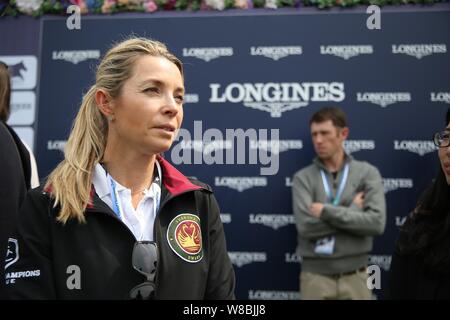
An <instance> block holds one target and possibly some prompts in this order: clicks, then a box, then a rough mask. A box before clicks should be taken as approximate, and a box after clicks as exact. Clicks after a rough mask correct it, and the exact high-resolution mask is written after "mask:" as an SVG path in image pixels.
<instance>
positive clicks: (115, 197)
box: [106, 165, 161, 219]
mask: <svg viewBox="0 0 450 320" xmlns="http://www.w3.org/2000/svg"><path fill="white" fill-rule="evenodd" d="M156 167H157V170H156V172H157V176H156V178H155V180H154V181H153V182H152V184H151V185H150V188H152V186H153V183H155V182H156V184H157V185H158V186H159V189H157V190H156V192H155V194H154V197H153V201H154V206H153V213H154V216H155V217H156V213H157V212H158V209H159V204H160V201H161V178H160V173H159V170H160V169H159V167H158V165H156ZM106 179H107V180H108V183H109V186H110V193H111V203H112V210H113V211H114V213H115V214H116V216H117V217H118V218H119V219H122V214H121V212H122V207H121V206H120V202H119V194H118V192H117V189H116V182H115V181H114V179H113V178H112V177H111V176H110V174H109V173H108V172H107V173H106Z"/></svg>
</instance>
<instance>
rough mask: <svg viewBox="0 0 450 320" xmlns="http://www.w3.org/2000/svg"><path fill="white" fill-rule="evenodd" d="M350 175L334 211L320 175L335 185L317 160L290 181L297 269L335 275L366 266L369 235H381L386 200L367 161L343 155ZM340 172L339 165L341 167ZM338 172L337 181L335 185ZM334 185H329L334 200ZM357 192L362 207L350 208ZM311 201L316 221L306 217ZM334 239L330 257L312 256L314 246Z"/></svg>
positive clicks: (373, 168)
mask: <svg viewBox="0 0 450 320" xmlns="http://www.w3.org/2000/svg"><path fill="white" fill-rule="evenodd" d="M345 162H346V163H348V164H349V173H348V178H347V182H346V184H345V188H344V191H343V193H342V197H341V201H340V203H339V204H338V205H337V206H334V205H332V204H330V203H327V202H328V199H327V195H326V193H325V189H324V186H323V182H322V178H321V173H320V171H321V170H323V171H324V172H325V174H326V176H327V179H328V180H329V181H333V180H335V179H334V178H333V175H332V174H331V173H330V172H328V171H327V169H326V168H325V166H324V165H323V163H322V162H321V160H319V159H318V158H316V159H314V162H313V164H311V165H310V166H308V167H306V168H304V169H302V170H300V171H298V172H297V173H295V175H294V177H293V182H292V200H293V209H294V216H295V220H296V227H297V240H298V246H297V253H298V254H299V255H300V256H301V257H302V258H303V263H302V270H303V271H308V272H314V273H320V274H335V273H342V272H348V271H353V270H356V269H358V268H360V267H362V266H365V265H367V258H368V256H367V254H368V253H369V252H370V251H371V250H372V242H373V236H375V235H380V234H382V233H383V232H384V228H385V225H386V201H385V196H384V190H383V185H382V181H381V175H380V173H379V171H378V170H377V168H375V167H374V166H372V165H370V164H369V163H367V162H363V161H357V160H354V159H353V157H351V156H350V155H346V160H345ZM343 167H344V166H343ZM343 171H344V168H342V169H341V170H340V171H339V172H338V173H337V176H336V181H337V182H339V181H340V180H341V177H342V175H343ZM337 187H338V183H334V184H332V188H333V190H332V192H333V196H334V195H335V194H336V188H337ZM359 191H364V193H365V198H364V206H363V208H362V209H360V208H359V207H358V206H357V205H355V204H354V203H353V198H354V197H355V195H356V194H357V193H358V192H359ZM313 202H320V203H323V204H324V205H325V206H324V209H323V211H322V215H321V217H320V218H315V217H313V216H312V215H311V214H310V213H309V207H310V206H311V204H312V203H313ZM326 237H332V238H334V246H333V250H332V253H331V254H322V253H317V252H316V251H315V249H316V246H317V241H318V240H321V239H324V238H326Z"/></svg>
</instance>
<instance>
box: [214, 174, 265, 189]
mask: <svg viewBox="0 0 450 320" xmlns="http://www.w3.org/2000/svg"><path fill="white" fill-rule="evenodd" d="M214 183H215V186H216V187H228V188H230V189H235V190H237V191H239V192H242V191H244V190H247V189H250V188H254V187H266V186H267V178H265V177H215V180H214Z"/></svg>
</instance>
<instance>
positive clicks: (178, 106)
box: [111, 56, 184, 155]
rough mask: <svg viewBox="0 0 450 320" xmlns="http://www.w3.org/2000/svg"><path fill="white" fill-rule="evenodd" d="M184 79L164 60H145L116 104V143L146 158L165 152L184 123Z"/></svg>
mask: <svg viewBox="0 0 450 320" xmlns="http://www.w3.org/2000/svg"><path fill="white" fill-rule="evenodd" d="M183 98H184V83H183V77H182V76H181V73H180V71H179V70H178V68H177V66H176V65H175V64H174V63H172V62H170V61H169V60H167V59H166V58H163V57H153V56H142V57H139V58H138V59H137V60H136V61H135V63H134V66H133V71H132V76H131V78H129V79H128V80H127V81H126V82H125V83H124V85H123V87H122V89H121V92H120V95H119V96H118V97H117V98H116V99H115V100H113V112H114V118H115V120H114V121H113V123H112V124H111V125H112V128H111V129H112V130H113V133H114V134H115V138H116V141H117V140H118V142H119V143H120V144H122V145H125V146H127V147H132V148H133V149H136V150H138V151H139V152H141V153H143V154H148V155H153V154H157V153H160V152H163V151H166V150H168V149H169V148H170V146H171V145H172V142H173V140H174V138H175V135H176V131H177V129H179V128H180V126H181V122H182V121H183Z"/></svg>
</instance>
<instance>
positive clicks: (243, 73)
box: [0, 6, 450, 299]
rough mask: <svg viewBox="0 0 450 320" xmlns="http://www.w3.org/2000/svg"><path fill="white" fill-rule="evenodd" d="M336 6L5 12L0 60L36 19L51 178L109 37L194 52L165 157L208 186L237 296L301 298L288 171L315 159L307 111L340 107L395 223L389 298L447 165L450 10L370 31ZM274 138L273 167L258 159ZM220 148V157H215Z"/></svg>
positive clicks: (41, 128) (44, 168) (43, 140)
mask: <svg viewBox="0 0 450 320" xmlns="http://www.w3.org/2000/svg"><path fill="white" fill-rule="evenodd" d="M337 12H340V11H328V12H317V11H315V10H305V11H298V10H291V9H290V10H280V11H266V10H255V11H233V12H226V13H208V14H204V13H196V14H181V13H180V14H177V13H170V14H169V13H167V14H158V15H139V14H129V15H127V14H125V15H118V16H107V17H95V16H94V17H91V16H89V17H82V20H81V30H68V29H67V28H66V20H65V17H44V18H42V19H41V20H40V21H37V20H34V21H33V20H28V18H21V19H19V20H13V19H5V20H3V21H0V28H1V30H2V35H1V37H4V38H2V39H0V40H2V41H1V43H2V45H1V47H0V58H1V55H11V54H15V55H19V56H20V55H27V54H30V53H31V54H35V55H36V53H37V48H36V45H33V44H30V45H28V46H25V48H20V47H15V46H16V43H17V42H18V41H17V39H19V37H18V35H19V32H18V31H17V30H16V29H17V28H20V27H17V26H20V25H28V26H30V25H31V26H34V30H32V31H30V32H31V33H33V34H34V35H35V37H33V39H37V36H40V39H41V40H40V42H39V45H40V51H39V59H38V61H39V78H38V79H39V81H38V88H37V89H35V91H36V92H37V96H38V98H37V99H38V103H37V104H38V112H37V121H36V122H34V123H32V124H31V125H30V126H31V128H32V129H35V130H36V134H35V141H34V142H35V150H36V153H37V154H36V155H37V160H38V163H39V170H40V175H41V177H43V176H45V175H47V174H48V173H49V172H50V170H51V169H53V168H54V167H55V165H56V164H57V163H58V162H59V161H60V160H61V158H62V153H61V150H62V148H63V147H64V143H65V141H66V139H67V136H68V133H69V130H70V127H71V124H72V121H73V119H74V116H75V114H76V112H77V110H78V107H79V104H80V101H81V97H82V93H83V92H86V91H87V89H88V88H89V86H90V85H91V84H92V83H93V80H94V71H95V66H96V64H97V63H98V58H99V57H100V56H102V55H103V54H104V53H105V52H106V50H107V49H108V48H109V47H110V46H111V44H112V42H114V41H119V40H122V39H124V38H126V37H127V36H128V35H130V34H131V33H134V34H135V35H140V36H147V37H151V38H154V39H157V40H161V41H163V42H165V43H166V44H167V45H168V47H169V48H170V50H171V51H173V52H174V53H175V54H176V55H177V56H179V57H180V58H181V59H182V60H183V62H184V63H185V75H186V76H185V80H186V89H187V97H186V98H187V101H186V104H185V108H184V110H185V118H184V124H183V128H184V129H185V130H183V131H182V133H181V135H180V139H179V140H178V141H176V142H175V143H174V146H173V147H172V149H171V150H170V151H168V152H166V153H165V157H166V158H167V159H169V160H171V161H172V162H175V163H178V162H180V157H181V156H182V157H184V158H183V159H184V162H183V163H181V164H179V165H178V168H179V169H180V170H181V171H182V172H184V173H185V174H186V175H188V176H195V177H196V178H198V179H199V180H202V181H204V182H205V183H208V184H210V185H211V186H212V187H213V189H214V191H215V194H216V197H217V199H218V201H219V204H220V207H221V211H222V213H223V214H222V219H223V221H224V225H225V231H226V237H227V243H228V249H229V252H230V257H231V258H232V261H233V263H234V265H235V270H236V275H237V290H236V294H237V297H238V298H241V299H298V298H299V294H298V287H299V283H298V274H299V271H300V264H299V262H300V258H299V257H298V256H297V255H295V247H296V230H295V225H294V219H293V216H292V205H291V188H290V183H291V177H292V175H293V174H294V173H295V172H296V171H297V170H299V169H300V168H302V167H304V166H306V165H308V164H309V163H310V162H311V160H312V158H313V157H314V151H313V148H312V144H311V140H310V136H309V127H308V120H309V118H310V116H311V115H312V113H314V112H315V111H317V110H318V109H319V108H321V107H323V106H330V105H335V106H340V107H342V108H343V109H344V110H345V111H346V112H347V114H348V120H349V126H350V138H349V140H350V141H349V142H348V144H347V145H346V148H347V150H348V151H349V152H351V153H352V154H353V156H354V157H355V158H357V159H360V160H366V161H369V162H370V163H372V164H374V165H375V166H377V167H378V168H379V170H380V172H381V174H382V176H383V179H384V181H383V182H384V186H385V191H386V199H387V206H388V207H387V209H388V211H387V225H386V231H385V233H384V234H383V235H382V236H380V237H377V238H376V239H375V244H374V249H373V252H372V253H371V256H370V264H377V265H379V266H380V268H381V270H382V279H381V280H382V284H381V289H380V290H375V294H376V295H377V296H378V298H381V297H382V292H383V289H384V288H385V287H386V281H387V272H388V270H389V266H390V259H391V253H392V250H393V246H394V241H395V239H396V237H397V234H398V227H399V225H400V224H401V223H402V221H403V218H404V217H405V216H406V215H407V214H408V212H410V211H411V209H412V208H413V207H414V204H415V201H416V200H417V198H418V196H419V195H420V193H421V192H422V191H423V190H424V188H425V187H426V186H427V185H428V184H429V183H430V181H431V179H432V177H433V176H434V175H435V173H436V170H437V168H438V166H437V164H438V163H437V156H436V149H435V148H434V146H433V144H432V142H431V136H432V134H433V133H434V132H435V131H437V130H438V129H441V128H442V126H443V117H444V114H445V111H446V110H447V108H448V106H449V103H450V72H449V71H450V59H449V58H450V54H449V52H448V51H449V50H450V34H449V32H448V30H450V9H449V7H448V6H447V7H444V8H441V10H433V9H427V10H425V9H423V8H420V9H412V10H406V11H405V10H390V9H388V8H386V9H383V11H382V16H381V30H369V29H367V28H366V19H367V17H368V15H367V14H366V13H365V12H364V10H358V9H357V10H351V11H348V12H347V11H343V12H342V13H340V14H337ZM20 21H25V22H23V23H22V24H20V23H19V22H20ZM39 23H40V27H41V28H40V31H39V29H38V28H36V27H37V25H38V24H39ZM29 29H30V30H31V29H32V28H30V27H29ZM3 30H6V31H7V32H5V33H4V32H3ZM20 39H23V38H21V36H20ZM19 42H22V40H21V41H19ZM24 72H25V71H24ZM214 128H215V129H216V130H215V131H211V130H210V131H207V130H208V129H214ZM237 129H243V130H244V131H246V133H247V136H248V137H247V138H246V140H245V143H244V144H243V145H242V144H241V147H242V148H243V150H244V151H245V152H246V156H245V161H244V162H245V163H244V164H237V157H236V152H237V149H238V148H239V146H238V145H239V143H240V142H239V141H238V140H235V139H234V140H232V139H228V140H227V133H233V132H236V130H237ZM271 129H278V130H279V131H278V134H279V140H278V138H277V136H276V132H275V131H271ZM227 130H228V131H227ZM265 130H266V131H267V132H268V136H264V134H265V133H266V132H265ZM208 134H210V135H212V136H213V138H212V139H210V138H208ZM189 136H190V137H189ZM229 138H230V136H229ZM211 140H214V141H211ZM267 140H269V142H268V143H267ZM277 147H279V150H277ZM267 148H268V149H269V150H271V151H272V152H271V153H269V155H270V156H271V157H272V158H270V159H271V161H272V162H270V164H268V163H266V164H264V163H262V161H263V160H264V158H262V157H261V155H262V152H263V151H264V150H266V149H267ZM271 148H274V149H271ZM232 150H234V151H235V154H234V155H232V154H231V153H229V152H230V151H232ZM256 151H258V152H261V153H256V158H255V159H256V161H255V162H256V163H251V161H250V157H249V155H250V154H252V152H253V153H254V152H256ZM227 152H228V153H229V156H228V158H227V157H226V154H227ZM278 154H279V168H278V169H279V170H275V171H276V174H273V175H261V171H260V170H261V168H263V167H270V166H271V165H272V166H273V168H276V167H277V165H276V155H278ZM211 157H214V159H215V160H216V163H215V164H208V163H209V162H208V161H209V160H211ZM188 159H191V163H187V161H188ZM208 159H209V160H208ZM220 160H222V161H223V162H224V164H217V162H220ZM231 160H233V161H231ZM192 162H196V164H195V163H192Z"/></svg>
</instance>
